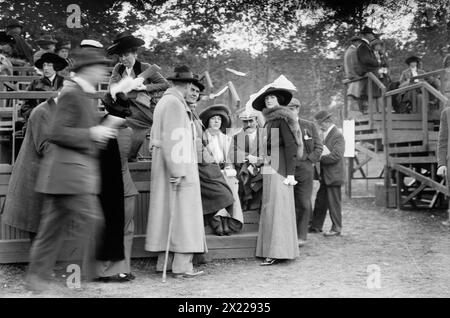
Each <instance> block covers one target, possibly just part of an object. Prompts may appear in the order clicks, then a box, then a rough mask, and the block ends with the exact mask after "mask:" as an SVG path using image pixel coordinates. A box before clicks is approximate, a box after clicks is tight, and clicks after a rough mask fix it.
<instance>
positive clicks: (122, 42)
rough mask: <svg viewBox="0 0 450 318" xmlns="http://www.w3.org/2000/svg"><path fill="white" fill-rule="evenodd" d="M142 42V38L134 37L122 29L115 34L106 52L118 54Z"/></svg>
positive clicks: (136, 46) (138, 45) (140, 44)
mask: <svg viewBox="0 0 450 318" xmlns="http://www.w3.org/2000/svg"><path fill="white" fill-rule="evenodd" d="M144 44H145V42H144V40H141V39H139V38H137V37H135V36H134V35H132V34H131V33H130V32H128V31H124V32H121V33H119V34H117V35H116V38H115V39H114V41H113V44H112V45H111V46H110V47H108V48H107V52H108V54H110V55H113V54H120V53H123V52H125V51H126V50H129V49H132V48H138V47H140V46H142V45H144Z"/></svg>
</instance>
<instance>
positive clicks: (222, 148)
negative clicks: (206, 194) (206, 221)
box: [199, 105, 244, 235]
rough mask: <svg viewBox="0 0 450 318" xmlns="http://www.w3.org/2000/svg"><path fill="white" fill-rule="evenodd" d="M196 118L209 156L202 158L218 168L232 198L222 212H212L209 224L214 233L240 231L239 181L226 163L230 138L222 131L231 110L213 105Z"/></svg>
mask: <svg viewBox="0 0 450 318" xmlns="http://www.w3.org/2000/svg"><path fill="white" fill-rule="evenodd" d="M199 117H200V120H201V121H202V123H203V126H204V127H205V128H206V131H205V138H204V139H205V151H207V153H209V154H210V156H209V158H205V156H204V159H206V161H209V162H208V163H210V164H211V163H212V164H216V165H219V167H220V169H221V170H222V174H223V176H224V177H225V180H226V183H227V184H228V186H229V188H230V189H231V192H232V196H233V199H234V200H233V201H234V202H233V203H232V204H230V205H228V206H227V207H226V208H225V209H223V208H222V209H217V210H215V211H214V216H213V217H211V219H210V225H211V227H212V228H213V230H214V231H215V232H216V234H218V235H222V234H221V233H223V234H225V235H230V234H231V232H238V231H240V230H241V229H242V225H243V222H244V217H243V214H242V208H241V203H240V201H239V194H238V188H239V182H238V180H237V178H236V170H234V168H233V166H232V165H231V163H230V162H229V161H228V153H229V147H230V144H231V138H230V137H229V136H227V135H226V134H225V130H226V128H229V127H230V126H231V119H230V111H229V109H228V107H227V106H225V105H213V106H210V107H208V108H206V109H205V110H204V111H203V112H201V113H200V115H199ZM202 200H203V194H202ZM213 205H214V204H213ZM204 213H205V211H204Z"/></svg>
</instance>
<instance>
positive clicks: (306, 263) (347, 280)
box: [0, 198, 450, 298]
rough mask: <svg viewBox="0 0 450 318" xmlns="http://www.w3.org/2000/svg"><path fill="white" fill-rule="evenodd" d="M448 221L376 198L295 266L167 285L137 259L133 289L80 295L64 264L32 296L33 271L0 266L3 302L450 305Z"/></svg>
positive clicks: (252, 265) (354, 209)
mask: <svg viewBox="0 0 450 318" xmlns="http://www.w3.org/2000/svg"><path fill="white" fill-rule="evenodd" d="M445 218H446V214H445V213H444V212H442V211H441V212H439V211H434V212H427V211H397V210H385V209H383V208H379V207H376V206H375V205H374V199H373V198H372V199H370V198H369V199H356V200H351V201H348V200H347V201H346V202H345V203H344V209H343V235H342V236H341V237H334V238H326V237H324V236H323V235H321V234H310V235H309V237H308V243H307V245H306V246H304V247H302V248H301V250H300V252H301V253H300V254H301V256H300V258H298V259H297V260H295V261H291V262H288V263H284V264H279V265H276V266H271V267H261V266H259V263H260V261H259V260H256V259H238V260H224V261H213V262H211V263H209V264H205V265H201V266H200V268H201V269H202V270H204V271H205V272H206V275H205V276H203V277H201V278H195V279H176V278H172V277H168V280H167V282H166V283H162V282H161V275H159V274H156V273H155V261H154V260H153V259H136V260H133V270H134V273H135V275H136V276H137V278H136V280H134V281H133V282H128V283H84V284H82V288H81V290H78V291H75V290H71V289H68V288H67V287H65V284H64V282H65V278H63V277H61V275H62V274H64V267H63V266H62V265H61V264H59V266H58V268H57V270H56V273H57V279H56V282H55V283H54V289H52V290H51V291H50V292H46V293H43V294H40V295H36V294H32V293H30V292H27V291H26V290H25V289H24V287H23V282H22V279H23V275H24V270H25V265H0V283H1V285H0V297H164V298H166V297H181V298H184V297H233V298H234V297H450V290H449V286H450V266H449V264H450V248H449V247H450V233H449V231H450V229H449V228H447V227H445V226H443V225H441V221H442V220H444V219H445ZM329 226H330V221H329V220H327V223H326V224H325V229H328V227H329ZM372 270H374V271H375V272H374V274H370V273H371V271H372ZM369 275H372V276H370V278H369V279H368V277H369ZM377 278H379V279H377Z"/></svg>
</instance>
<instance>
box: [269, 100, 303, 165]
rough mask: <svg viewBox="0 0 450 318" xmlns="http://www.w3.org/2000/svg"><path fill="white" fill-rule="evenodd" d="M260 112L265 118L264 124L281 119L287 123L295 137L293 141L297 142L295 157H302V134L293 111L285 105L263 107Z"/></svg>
mask: <svg viewBox="0 0 450 318" xmlns="http://www.w3.org/2000/svg"><path fill="white" fill-rule="evenodd" d="M262 113H263V115H264V117H265V119H266V124H267V123H268V122H270V121H273V120H278V119H282V120H284V121H285V122H286V123H287V124H288V127H289V129H290V130H291V132H292V134H293V135H294V138H295V143H296V144H297V158H298V159H300V158H302V157H303V135H302V131H301V129H300V125H299V123H298V120H297V119H296V116H295V115H294V113H293V112H292V111H291V110H290V109H289V108H287V107H283V106H275V107H273V108H267V107H265V108H264V109H263V110H262Z"/></svg>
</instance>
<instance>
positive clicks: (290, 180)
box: [283, 175, 297, 186]
mask: <svg viewBox="0 0 450 318" xmlns="http://www.w3.org/2000/svg"><path fill="white" fill-rule="evenodd" d="M283 183H284V184H285V185H287V186H290V185H291V186H295V185H296V184H297V181H295V178H294V176H293V175H289V176H287V177H286V179H284V181H283Z"/></svg>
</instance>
